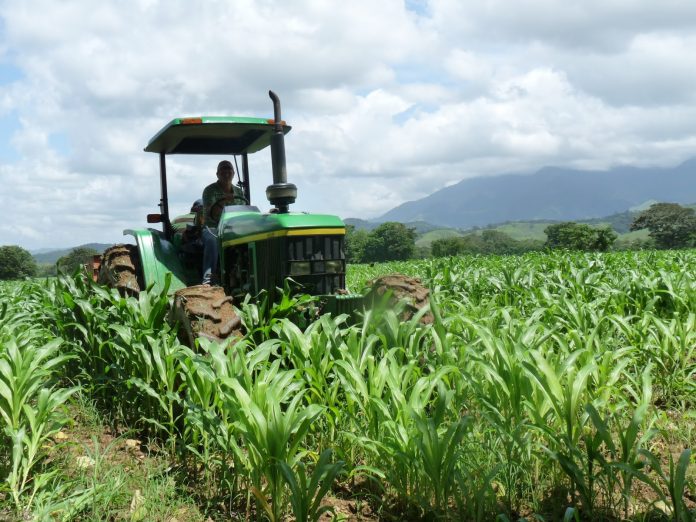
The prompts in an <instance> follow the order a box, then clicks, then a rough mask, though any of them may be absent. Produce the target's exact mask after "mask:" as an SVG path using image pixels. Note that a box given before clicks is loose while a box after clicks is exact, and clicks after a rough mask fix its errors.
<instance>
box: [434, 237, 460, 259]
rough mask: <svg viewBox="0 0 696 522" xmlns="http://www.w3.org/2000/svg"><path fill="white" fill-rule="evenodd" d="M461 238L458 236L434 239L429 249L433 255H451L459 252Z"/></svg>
mask: <svg viewBox="0 0 696 522" xmlns="http://www.w3.org/2000/svg"><path fill="white" fill-rule="evenodd" d="M461 239H462V238H460V237H444V238H442V239H436V240H435V241H433V242H432V243H431V244H430V251H431V252H432V255H433V257H451V256H456V255H458V254H461V252H462V241H461Z"/></svg>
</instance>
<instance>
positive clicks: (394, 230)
mask: <svg viewBox="0 0 696 522" xmlns="http://www.w3.org/2000/svg"><path fill="white" fill-rule="evenodd" d="M415 239H416V232H415V230H414V229H412V228H408V227H407V226H405V225H403V224H402V223H393V222H388V223H382V224H381V225H379V226H378V227H377V228H375V229H374V230H372V231H371V232H366V231H365V230H355V228H354V227H351V226H349V227H348V228H347V233H346V259H347V260H348V262H351V263H371V262H381V261H396V260H403V259H410V258H412V257H413V256H414V253H415Z"/></svg>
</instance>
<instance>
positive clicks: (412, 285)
mask: <svg viewBox="0 0 696 522" xmlns="http://www.w3.org/2000/svg"><path fill="white" fill-rule="evenodd" d="M368 285H369V286H370V287H371V290H370V293H369V294H368V299H369V300H371V301H372V302H374V301H375V300H376V299H380V298H383V296H384V295H385V294H386V293H387V292H391V298H390V302H391V303H392V304H394V302H395V301H404V302H405V308H404V311H403V312H402V319H403V320H405V321H408V320H410V319H411V318H412V317H413V316H414V315H416V314H417V313H418V312H419V311H420V310H421V309H422V308H425V307H427V306H429V305H430V298H429V296H430V290H429V289H428V288H426V287H425V286H423V284H422V283H421V280H420V279H418V278H416V277H409V276H407V275H404V274H398V273H397V274H388V275H385V276H382V277H378V278H377V279H373V280H372V281H370V282H369V283H368ZM433 320H434V318H433V314H432V313H431V312H430V311H427V312H426V313H425V314H424V315H423V317H421V318H420V322H421V323H423V324H431V323H432V322H433Z"/></svg>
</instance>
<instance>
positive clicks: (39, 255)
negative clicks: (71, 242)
mask: <svg viewBox="0 0 696 522" xmlns="http://www.w3.org/2000/svg"><path fill="white" fill-rule="evenodd" d="M110 246H111V245H109V244H105V243H87V244H85V245H80V246H76V247H72V248H60V249H59V248H56V249H53V250H51V249H46V248H42V249H40V250H36V251H34V252H32V256H33V257H34V260H35V261H36V262H37V263H43V264H51V265H53V264H55V262H56V261H58V259H59V258H61V257H63V256H64V255H66V254H69V253H70V252H72V251H73V250H74V249H76V248H91V249H93V250H96V251H97V252H99V253H102V252H104V250H106V249H107V248H109V247H110Z"/></svg>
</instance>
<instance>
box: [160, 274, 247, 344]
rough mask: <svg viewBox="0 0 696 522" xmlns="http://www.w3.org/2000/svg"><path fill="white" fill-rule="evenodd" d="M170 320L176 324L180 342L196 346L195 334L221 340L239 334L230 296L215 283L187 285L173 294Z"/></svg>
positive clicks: (238, 319)
mask: <svg viewBox="0 0 696 522" xmlns="http://www.w3.org/2000/svg"><path fill="white" fill-rule="evenodd" d="M172 319H173V320H174V321H176V322H178V323H179V336H180V339H181V341H182V342H184V343H185V344H187V345H188V346H190V347H191V348H194V347H195V341H196V339H197V338H198V337H205V338H206V339H210V340H212V341H217V342H221V341H224V340H226V339H230V338H238V337H241V336H242V321H241V318H240V317H239V316H238V315H237V313H236V312H235V311H234V307H233V306H232V297H231V296H228V295H226V294H225V291H224V290H223V289H222V288H220V287H218V286H207V285H198V286H189V287H187V288H182V289H181V290H178V291H177V292H176V293H175V294H174V308H173V309H172Z"/></svg>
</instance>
